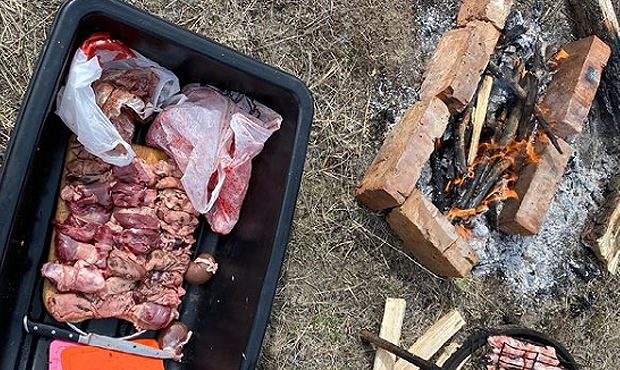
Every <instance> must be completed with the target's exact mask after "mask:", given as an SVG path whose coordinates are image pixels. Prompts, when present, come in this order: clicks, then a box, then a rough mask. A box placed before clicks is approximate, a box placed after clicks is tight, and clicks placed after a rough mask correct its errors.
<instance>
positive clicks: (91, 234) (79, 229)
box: [54, 214, 101, 243]
mask: <svg viewBox="0 0 620 370" xmlns="http://www.w3.org/2000/svg"><path fill="white" fill-rule="evenodd" d="M54 225H55V226H56V231H57V232H58V233H62V234H64V235H67V236H69V237H71V238H72V239H75V240H77V241H80V242H84V243H90V242H91V241H92V240H93V239H94V238H95V234H96V233H97V230H98V229H99V227H100V226H101V225H99V224H98V223H94V222H89V221H86V220H82V219H80V218H79V217H76V216H75V215H74V214H71V215H69V217H67V219H66V220H65V221H64V222H62V223H54Z"/></svg>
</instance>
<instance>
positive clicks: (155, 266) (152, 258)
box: [146, 249, 190, 273]
mask: <svg viewBox="0 0 620 370" xmlns="http://www.w3.org/2000/svg"><path fill="white" fill-rule="evenodd" d="M189 263H190V257H189V253H187V252H186V251H185V250H183V249H178V250H174V251H164V250H161V249H157V250H154V251H153V252H151V254H150V255H149V258H148V260H147V262H146V269H147V270H148V271H151V270H157V271H175V272H180V273H184V272H185V270H187V266H189Z"/></svg>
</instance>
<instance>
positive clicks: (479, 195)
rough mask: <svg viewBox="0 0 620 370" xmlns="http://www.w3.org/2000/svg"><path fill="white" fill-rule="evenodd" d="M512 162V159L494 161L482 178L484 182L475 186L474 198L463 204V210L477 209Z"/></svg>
mask: <svg viewBox="0 0 620 370" xmlns="http://www.w3.org/2000/svg"><path fill="white" fill-rule="evenodd" d="M513 162H514V159H513V158H510V157H506V158H502V159H500V160H497V161H495V162H494V163H493V164H492V165H491V166H490V167H489V170H488V172H487V174H486V175H485V177H484V181H481V182H479V183H478V185H477V186H476V190H475V191H474V193H473V194H474V196H473V197H471V199H470V200H469V202H468V203H467V204H465V209H471V208H476V207H478V206H479V205H480V204H481V203H482V201H483V200H484V198H486V196H487V195H488V194H489V191H490V190H491V188H493V185H495V184H496V183H497V182H498V181H499V179H500V178H501V176H502V175H503V174H504V173H506V171H508V169H509V168H510V167H511V166H512V164H513Z"/></svg>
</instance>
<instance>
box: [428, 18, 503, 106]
mask: <svg viewBox="0 0 620 370" xmlns="http://www.w3.org/2000/svg"><path fill="white" fill-rule="evenodd" d="M499 35H500V32H499V31H498V30H497V29H496V28H495V27H494V26H493V25H492V24H491V23H489V22H484V21H473V22H469V23H468V24H467V25H466V26H465V27H463V28H457V29H454V30H451V31H448V32H446V33H444V34H443V36H442V37H441V40H440V41H439V45H437V50H436V51H435V54H434V55H433V57H432V58H431V60H430V62H429V64H428V65H427V67H426V72H425V73H424V82H422V87H421V91H420V96H421V98H422V99H423V100H424V99H430V98H432V97H434V96H437V97H438V98H440V99H441V100H443V102H444V103H446V105H447V106H448V108H449V109H450V111H451V112H456V111H461V110H462V109H463V108H464V107H465V106H466V105H467V103H469V102H470V101H471V100H472V98H473V96H474V94H475V92H476V89H477V88H478V84H479V83H480V78H481V76H482V73H483V72H484V70H485V69H486V67H487V64H488V63H489V59H490V56H491V55H492V54H493V51H494V50H495V45H496V44H497V40H498V39H499Z"/></svg>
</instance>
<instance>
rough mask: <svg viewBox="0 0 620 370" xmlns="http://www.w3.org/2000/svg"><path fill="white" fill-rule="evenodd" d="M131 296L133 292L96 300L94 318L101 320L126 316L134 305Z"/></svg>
mask: <svg viewBox="0 0 620 370" xmlns="http://www.w3.org/2000/svg"><path fill="white" fill-rule="evenodd" d="M133 296H134V295H133V292H130V291H126V292H123V293H119V294H114V295H108V296H106V297H104V298H101V299H98V300H96V301H95V304H94V306H95V308H94V309H95V317H97V318H101V319H103V318H108V317H122V316H124V315H127V314H128V313H129V312H131V310H132V309H133V308H134V306H135V304H136V301H135V300H134V298H133Z"/></svg>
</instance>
